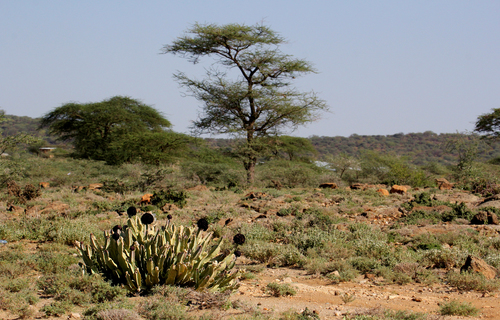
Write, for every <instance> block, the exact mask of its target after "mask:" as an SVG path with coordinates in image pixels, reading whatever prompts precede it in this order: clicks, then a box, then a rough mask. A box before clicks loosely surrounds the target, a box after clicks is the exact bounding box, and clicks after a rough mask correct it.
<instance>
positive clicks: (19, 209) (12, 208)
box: [7, 205, 24, 212]
mask: <svg viewBox="0 0 500 320" xmlns="http://www.w3.org/2000/svg"><path fill="white" fill-rule="evenodd" d="M7 211H10V212H24V208H23V207H20V206H15V205H10V206H9V207H8V208H7Z"/></svg>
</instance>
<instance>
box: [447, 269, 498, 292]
mask: <svg viewBox="0 0 500 320" xmlns="http://www.w3.org/2000/svg"><path fill="white" fill-rule="evenodd" d="M447 281H448V283H449V284H450V285H451V286H453V287H456V288H457V289H459V290H464V291H470V290H474V291H480V292H490V291H496V290H498V289H499V288H500V281H499V280H497V279H493V280H488V279H486V278H485V277H484V276H483V275H482V274H479V273H470V272H462V273H458V272H449V273H448V274H447Z"/></svg>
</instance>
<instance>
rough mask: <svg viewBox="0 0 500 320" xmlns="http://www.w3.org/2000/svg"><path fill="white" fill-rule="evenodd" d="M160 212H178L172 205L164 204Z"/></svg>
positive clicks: (177, 208) (176, 207)
mask: <svg viewBox="0 0 500 320" xmlns="http://www.w3.org/2000/svg"><path fill="white" fill-rule="evenodd" d="M161 210H162V211H163V212H168V211H174V210H179V207H178V206H176V205H175V204H173V203H166V204H165V205H164V206H163V207H161Z"/></svg>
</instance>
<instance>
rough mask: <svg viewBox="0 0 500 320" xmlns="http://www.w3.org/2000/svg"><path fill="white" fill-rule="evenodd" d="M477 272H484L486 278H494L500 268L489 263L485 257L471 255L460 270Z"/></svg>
mask: <svg viewBox="0 0 500 320" xmlns="http://www.w3.org/2000/svg"><path fill="white" fill-rule="evenodd" d="M466 271H468V272H477V273H480V274H482V275H483V276H484V277H485V278H486V279H489V280H491V279H494V278H495V277H496V275H497V272H498V270H497V269H495V268H493V267H492V266H490V265H489V264H487V263H486V262H485V261H484V260H483V259H481V258H476V257H473V256H471V255H469V256H468V257H467V260H465V264H464V265H463V266H462V267H461V268H460V272H466Z"/></svg>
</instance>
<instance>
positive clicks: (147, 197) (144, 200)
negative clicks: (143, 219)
mask: <svg viewBox="0 0 500 320" xmlns="http://www.w3.org/2000/svg"><path fill="white" fill-rule="evenodd" d="M152 197H153V194H152V193H146V194H145V195H143V196H142V197H141V204H147V203H151V198H152Z"/></svg>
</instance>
